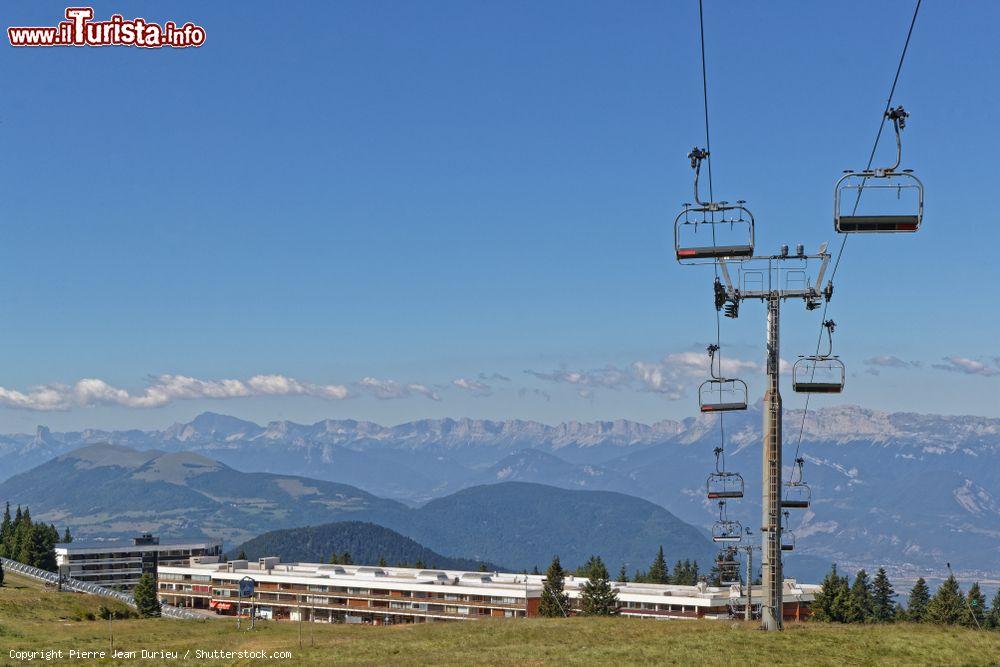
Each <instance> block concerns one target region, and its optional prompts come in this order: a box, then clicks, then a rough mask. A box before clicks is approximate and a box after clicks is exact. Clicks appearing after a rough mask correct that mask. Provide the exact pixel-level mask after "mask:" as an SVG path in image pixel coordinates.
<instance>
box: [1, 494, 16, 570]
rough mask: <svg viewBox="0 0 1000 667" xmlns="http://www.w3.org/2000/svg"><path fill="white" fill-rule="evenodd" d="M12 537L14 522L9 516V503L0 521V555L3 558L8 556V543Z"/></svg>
mask: <svg viewBox="0 0 1000 667" xmlns="http://www.w3.org/2000/svg"><path fill="white" fill-rule="evenodd" d="M13 539H14V523H13V522H12V521H11V518H10V503H9V502H8V503H7V506H6V507H5V508H4V511H3V521H2V522H0V556H3V557H4V558H9V557H10V551H9V549H10V545H11V543H12V542H13Z"/></svg>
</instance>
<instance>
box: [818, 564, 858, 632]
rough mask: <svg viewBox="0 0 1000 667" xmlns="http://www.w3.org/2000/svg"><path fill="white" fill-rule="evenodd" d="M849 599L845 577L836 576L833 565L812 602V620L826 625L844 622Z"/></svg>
mask: <svg viewBox="0 0 1000 667" xmlns="http://www.w3.org/2000/svg"><path fill="white" fill-rule="evenodd" d="M849 598H850V588H849V586H848V581H847V577H842V576H840V575H839V574H837V565H836V564H834V565H833V566H832V567H831V568H830V571H829V572H828V573H827V575H826V576H825V577H823V583H822V585H821V586H820V590H819V592H818V593H817V594H816V597H815V600H814V601H813V606H812V608H813V618H815V619H816V620H817V621H826V622H828V623H844V622H846V620H847V607H848V601H849Z"/></svg>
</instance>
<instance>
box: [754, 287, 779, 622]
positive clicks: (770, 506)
mask: <svg viewBox="0 0 1000 667" xmlns="http://www.w3.org/2000/svg"><path fill="white" fill-rule="evenodd" d="M780 321H781V296H780V294H778V293H772V294H770V295H768V297H767V391H766V392H765V393H764V427H763V431H762V432H763V434H764V447H763V448H762V457H763V461H762V463H763V465H762V479H761V488H762V489H763V491H762V497H761V519H760V526H761V532H762V534H763V537H762V543H761V555H762V560H761V583H762V584H763V586H764V606H763V607H762V608H761V625H762V626H763V628H764V629H765V630H780V629H781V628H782V609H783V605H784V599H783V596H782V587H783V582H784V579H783V577H782V573H781V391H780V389H779V386H778V385H779V382H778V380H779V376H780V370H781V355H780V352H779V342H780V339H779V335H780Z"/></svg>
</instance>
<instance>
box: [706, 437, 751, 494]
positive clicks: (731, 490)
mask: <svg viewBox="0 0 1000 667" xmlns="http://www.w3.org/2000/svg"><path fill="white" fill-rule="evenodd" d="M722 453H723V451H722V447H716V448H715V472H713V473H711V474H710V475H709V476H708V479H707V480H706V482H705V490H706V492H707V495H708V499H709V500H725V499H730V498H734V499H735V498H742V497H743V476H742V475H740V474H739V473H738V472H729V471H727V470H723V469H722V467H721V465H720V457H721V455H722Z"/></svg>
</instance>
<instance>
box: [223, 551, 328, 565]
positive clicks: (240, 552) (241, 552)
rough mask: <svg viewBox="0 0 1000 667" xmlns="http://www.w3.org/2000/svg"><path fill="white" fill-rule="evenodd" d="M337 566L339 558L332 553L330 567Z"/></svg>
mask: <svg viewBox="0 0 1000 667" xmlns="http://www.w3.org/2000/svg"><path fill="white" fill-rule="evenodd" d="M240 553H242V552H240ZM339 564H340V556H338V555H337V554H336V553H334V554H333V555H332V556H330V565H339Z"/></svg>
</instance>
